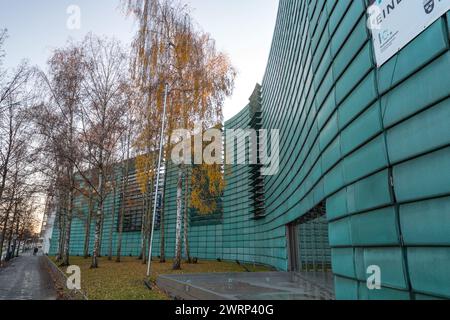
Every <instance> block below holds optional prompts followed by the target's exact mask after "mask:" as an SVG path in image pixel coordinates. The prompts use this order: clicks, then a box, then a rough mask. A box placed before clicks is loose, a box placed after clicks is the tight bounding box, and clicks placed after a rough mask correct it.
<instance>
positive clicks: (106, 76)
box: [82, 34, 129, 268]
mask: <svg viewBox="0 0 450 320" xmlns="http://www.w3.org/2000/svg"><path fill="white" fill-rule="evenodd" d="M83 47H84V48H85V52H86V63H87V68H86V80H85V81H84V83H83V92H84V99H85V103H84V104H83V108H82V122H83V130H82V140H83V142H84V145H89V146H91V148H88V149H87V150H86V151H87V152H89V159H90V161H91V163H90V164H91V166H92V168H93V169H94V170H95V171H96V172H97V175H98V180H97V181H98V183H97V185H96V186H93V188H94V191H95V196H96V208H97V209H96V212H95V233H94V234H95V235H94V248H93V253H92V263H91V267H92V268H97V267H98V257H99V256H100V254H101V253H100V246H101V243H100V241H101V230H102V223H103V218H104V202H105V199H106V197H107V195H108V192H110V191H111V188H109V187H108V185H109V186H111V185H112V184H111V181H112V179H114V178H113V177H114V174H113V172H114V169H113V165H114V164H115V162H116V161H117V159H118V157H117V156H118V145H119V139H120V137H121V136H122V134H123V132H124V131H125V125H124V115H125V113H126V110H127V109H128V106H129V96H128V95H127V93H128V91H129V77H128V74H129V73H128V59H127V54H126V53H125V51H124V49H123V48H122V46H121V45H120V43H119V42H118V41H116V40H114V39H106V38H99V37H96V36H94V35H92V34H91V35H88V36H87V37H86V39H85V40H84V42H83Z"/></svg>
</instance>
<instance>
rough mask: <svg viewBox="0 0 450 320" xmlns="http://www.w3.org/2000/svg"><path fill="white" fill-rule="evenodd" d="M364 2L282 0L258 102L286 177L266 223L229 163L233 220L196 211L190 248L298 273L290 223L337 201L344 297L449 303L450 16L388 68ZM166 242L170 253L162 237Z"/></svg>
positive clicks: (130, 239) (333, 214) (334, 231)
mask: <svg viewBox="0 0 450 320" xmlns="http://www.w3.org/2000/svg"><path fill="white" fill-rule="evenodd" d="M366 6H367V1H365V0H353V1H350V0H338V1H335V0H280V6H279V13H278V19H277V23H276V28H275V33H274V38H273V44H272V49H271V54H270V58H269V61H268V66H267V71H266V74H265V77H264V80H263V82H262V87H261V92H260V94H261V95H260V100H259V101H258V103H260V111H261V112H260V118H261V125H262V128H264V129H279V130H280V131H279V132H280V146H279V153H280V169H279V172H278V173H277V174H276V175H273V176H266V177H264V179H263V187H262V188H263V190H264V215H262V216H261V217H259V218H257V219H255V213H254V212H255V203H254V200H252V192H254V190H252V187H251V186H252V182H253V180H252V179H253V178H252V168H251V167H250V166H239V165H235V166H231V167H229V168H228V169H227V170H226V181H227V184H226V189H225V192H224V196H223V213H222V215H221V216H218V217H217V216H216V217H215V218H214V219H211V220H210V221H208V220H207V221H194V220H195V219H194V220H193V219H191V222H190V223H191V228H190V230H191V232H190V246H191V254H192V256H196V257H199V258H202V259H216V258H221V259H225V260H240V261H247V262H256V263H263V264H267V265H271V266H273V267H275V268H277V269H278V270H288V269H289V266H290V265H289V257H288V256H289V250H288V247H289V245H288V240H287V231H286V230H287V228H286V226H287V225H289V224H291V223H292V222H294V221H300V220H301V219H302V217H305V216H307V215H308V214H309V213H310V212H311V210H312V209H313V208H315V207H317V206H318V205H320V204H321V203H325V210H326V219H327V221H328V233H327V234H325V235H323V237H324V239H326V242H327V243H328V244H329V246H330V247H331V251H330V257H329V258H328V259H330V260H331V263H332V270H333V273H334V275H335V291H336V297H337V298H338V299H380V298H384V299H429V298H430V299H431V298H450V273H449V266H450V52H449V34H450V13H447V14H446V15H445V16H444V17H442V18H440V19H439V20H437V21H436V22H435V23H433V24H432V25H431V26H430V27H429V28H428V29H426V30H425V31H424V32H423V33H422V34H421V35H419V36H418V37H417V38H416V39H414V40H413V41H412V42H411V43H410V44H409V45H408V46H407V47H405V48H404V49H402V50H401V51H400V52H399V53H398V54H397V55H396V56H394V57H393V58H392V59H391V60H389V61H388V62H387V63H386V64H385V65H383V66H382V67H381V68H379V69H377V67H376V63H375V60H374V53H373V48H372V41H371V38H370V30H368V29H367V27H366V20H367V16H366ZM254 117H255V115H254V110H252V105H251V104H249V106H247V107H246V108H244V109H243V110H242V111H241V112H240V113H239V114H238V115H236V116H235V117H234V118H233V119H231V120H229V121H227V122H226V124H225V127H226V128H233V129H235V128H249V127H251V123H253V122H252V120H253V119H254ZM172 171H173V170H171V171H170V172H169V178H168V192H167V194H166V198H165V201H166V206H167V209H166V212H167V213H166V236H167V243H166V247H167V255H168V256H169V257H170V256H172V255H173V252H174V246H175V244H174V230H175V227H174V223H175V207H174V203H175V193H176V190H175V182H174V181H175V179H176V173H175V172H174V171H173V172H172ZM110 202H111V201H110ZM116 205H117V206H119V203H116ZM299 219H300V220H299ZM108 221H109V222H108ZM108 223H111V220H108V218H107V219H106V221H105V227H104V229H105V230H104V236H103V243H104V244H103V246H102V251H103V254H106V252H107V248H108V245H107V243H108V232H107V229H108ZM92 229H93V228H92ZM303 229H304V228H303ZM55 230H56V229H55ZM325 230H326V229H325ZM73 231H74V235H73V236H72V242H71V248H72V249H73V250H72V252H73V253H74V254H76V253H78V254H81V251H80V249H81V250H82V245H83V241H84V239H83V236H82V234H83V233H84V225H83V224H82V223H81V222H77V221H74V226H73ZM56 232H57V231H55V235H54V237H53V240H55V239H57V234H56ZM299 232H300V233H302V228H300V231H299ZM325 233H326V232H325ZM78 234H80V236H78ZM115 239H116V233H115V232H114V246H115V245H116V242H115V241H116V240H115ZM155 239H156V241H155V248H154V250H155V255H158V254H159V231H158V232H157V234H156V235H155ZM322 242H323V241H322ZM139 243H140V235H139V233H127V234H126V235H125V237H124V250H123V253H124V255H128V254H130V255H137V254H139V252H138V251H139ZM55 247H56V245H53V246H52V250H53V252H55V250H56V249H55ZM114 250H115V248H114ZM324 250H325V249H324ZM114 252H115V251H114ZM300 252H302V249H301V244H300ZM303 253H304V252H303ZM300 256H301V254H300ZM370 266H379V267H380V269H381V281H382V288H381V290H369V289H368V288H367V285H366V280H367V278H368V276H369V275H368V274H367V268H368V267H370Z"/></svg>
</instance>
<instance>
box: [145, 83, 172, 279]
mask: <svg viewBox="0 0 450 320" xmlns="http://www.w3.org/2000/svg"><path fill="white" fill-rule="evenodd" d="M168 93H169V84H168V83H166V88H165V91H164V109H163V118H162V123H161V137H160V141H159V158H158V171H157V173H156V189H155V197H154V205H153V217H152V230H151V234H150V247H149V248H148V265H147V277H150V273H151V264H152V247H153V232H154V231H155V220H156V208H157V204H158V192H159V180H160V176H161V160H162V155H163V148H164V131H165V125H166V111H167V95H168ZM166 170H167V168H166ZM162 201H164V199H162Z"/></svg>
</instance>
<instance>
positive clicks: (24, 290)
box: [0, 251, 57, 300]
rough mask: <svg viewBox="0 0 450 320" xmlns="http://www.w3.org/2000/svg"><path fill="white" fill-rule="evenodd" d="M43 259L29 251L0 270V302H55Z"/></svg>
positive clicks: (52, 286)
mask: <svg viewBox="0 0 450 320" xmlns="http://www.w3.org/2000/svg"><path fill="white" fill-rule="evenodd" d="M43 259H45V257H43V256H33V255H32V254H31V251H30V252H29V253H23V254H22V256H21V257H18V258H15V259H13V260H11V261H10V262H9V264H8V265H7V266H6V267H5V268H0V300H55V299H56V297H57V293H56V290H55V288H54V284H53V280H52V278H51V276H50V274H49V273H48V271H47V270H46V269H45V263H44V260H43Z"/></svg>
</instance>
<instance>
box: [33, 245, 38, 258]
mask: <svg viewBox="0 0 450 320" xmlns="http://www.w3.org/2000/svg"><path fill="white" fill-rule="evenodd" d="M38 251H39V249H38V248H36V247H35V248H34V250H33V256H35V255H36V254H37V253H38Z"/></svg>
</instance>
